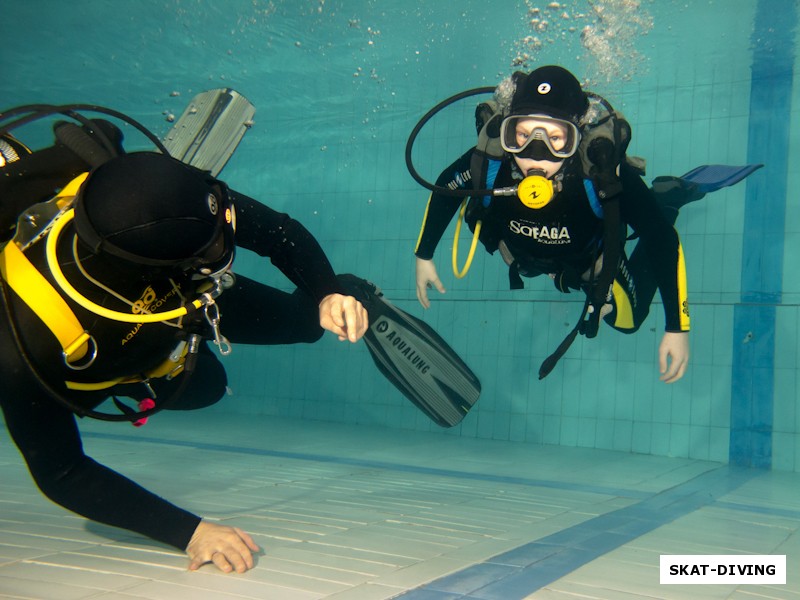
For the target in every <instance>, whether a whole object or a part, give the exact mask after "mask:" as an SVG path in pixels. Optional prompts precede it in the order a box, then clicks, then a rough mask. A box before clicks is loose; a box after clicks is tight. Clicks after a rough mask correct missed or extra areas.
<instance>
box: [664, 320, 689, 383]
mask: <svg viewBox="0 0 800 600" xmlns="http://www.w3.org/2000/svg"><path fill="white" fill-rule="evenodd" d="M688 365H689V333H688V332H686V331H680V332H672V331H668V332H666V333H665V334H664V337H663V338H662V339H661V344H660V345H659V346H658V366H659V370H660V371H661V377H660V378H659V379H661V381H663V382H664V383H675V382H676V381H678V380H679V379H680V378H681V377H683V375H684V373H686V367H687V366H688Z"/></svg>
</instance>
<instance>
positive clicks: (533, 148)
mask: <svg viewBox="0 0 800 600" xmlns="http://www.w3.org/2000/svg"><path fill="white" fill-rule="evenodd" d="M580 141H581V135H580V132H579V131H578V128H577V127H576V126H575V124H574V123H571V122H569V121H565V120H563V119H554V118H553V117H548V116H545V115H513V116H511V117H506V118H505V119H503V122H502V124H501V125H500V145H501V146H502V147H503V150H505V151H506V152H510V153H511V154H514V155H516V156H519V157H520V158H530V159H533V160H551V161H559V160H564V159H565V158H569V157H570V156H572V155H573V154H575V152H576V151H577V149H578V145H579V144H580Z"/></svg>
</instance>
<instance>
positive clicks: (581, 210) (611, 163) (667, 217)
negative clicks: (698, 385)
mask: <svg viewBox="0 0 800 600" xmlns="http://www.w3.org/2000/svg"><path fill="white" fill-rule="evenodd" d="M487 91H489V90H487V89H486V88H480V89H476V90H471V91H468V92H463V93H462V94H460V95H457V96H454V97H453V98H451V99H448V100H446V101H445V102H443V103H441V104H440V105H438V106H437V107H436V108H434V109H432V111H431V112H430V113H428V115H426V117H424V118H423V120H422V121H420V124H418V126H417V128H416V129H415V131H414V132H413V133H412V136H411V138H410V139H409V145H408V147H407V153H406V157H407V162H408V164H409V170H410V172H411V174H412V175H413V176H415V178H416V179H417V181H419V182H420V183H422V184H423V185H425V187H428V188H429V189H431V190H432V191H433V193H432V195H431V197H430V200H429V202H428V206H427V209H426V212H425V217H424V221H423V225H422V230H421V232H420V237H419V240H418V243H417V247H416V250H415V255H416V257H417V260H416V284H417V298H418V299H419V301H420V303H421V304H422V306H423V307H425V308H428V307H429V306H430V301H429V299H428V292H427V290H428V289H430V288H432V287H435V288H436V289H437V290H438V291H439V292H441V293H444V292H445V289H444V286H443V285H442V282H441V280H440V279H439V276H438V274H437V271H436V267H435V265H434V263H433V260H432V258H433V255H434V250H435V249H436V246H437V245H438V243H439V241H440V239H441V237H442V235H443V233H444V231H445V229H446V228H447V226H448V223H449V222H450V221H451V219H452V217H453V215H454V214H455V213H456V212H457V211H458V209H459V205H461V206H462V213H461V214H462V215H463V216H464V217H465V220H466V222H467V223H468V224H469V225H470V228H471V229H472V230H473V232H474V234H475V239H474V240H473V246H472V249H471V252H470V257H469V258H468V260H467V265H466V267H465V268H464V269H463V270H461V271H459V267H458V266H457V257H456V252H457V245H458V244H457V242H458V240H457V239H456V242H455V245H454V255H453V269H454V272H455V273H456V276H457V277H463V276H464V275H465V274H466V270H467V269H468V267H469V263H470V261H471V260H472V253H474V248H475V242H476V241H477V239H478V238H479V239H480V241H481V242H482V243H483V244H484V246H485V247H486V250H487V251H488V252H490V253H494V252H495V251H496V250H499V251H500V254H501V256H502V257H503V259H504V261H505V262H506V263H507V265H508V266H509V279H510V285H511V288H512V289H515V288H521V287H522V280H521V278H520V276H524V277H535V276H537V275H542V274H546V275H549V276H550V277H551V278H552V279H553V281H554V283H555V286H556V288H557V289H558V290H560V291H561V292H565V293H569V292H570V290H571V289H574V290H582V291H583V292H584V293H585V294H586V296H587V299H586V303H585V305H584V310H583V314H582V315H581V319H580V320H579V323H578V325H577V326H576V328H575V329H574V330H573V331H572V332H571V333H570V335H569V336H567V338H566V339H565V340H564V342H563V343H562V344H561V346H559V348H558V350H556V352H555V353H554V354H553V355H552V356H551V357H550V358H548V360H547V361H545V363H544V364H543V365H542V368H541V369H540V372H539V378H540V379H541V378H543V377H545V376H546V375H547V374H548V373H549V372H550V370H552V368H553V367H554V366H555V363H556V361H557V360H558V359H559V358H560V356H562V355H563V354H564V352H566V350H567V348H568V347H569V344H570V343H571V342H572V340H573V339H574V338H575V336H576V334H577V333H582V334H584V335H586V336H587V337H593V336H594V335H596V333H597V327H598V324H599V319H600V318H603V320H604V321H605V322H606V323H608V324H609V325H611V326H612V327H614V328H615V329H617V330H619V331H622V332H623V333H633V332H635V331H636V330H637V329H638V328H639V327H640V325H641V324H642V322H643V321H644V320H645V318H646V317H647V314H648V312H649V307H650V303H651V301H652V299H653V296H654V294H655V290H656V288H658V289H659V291H660V294H661V299H662V301H663V304H664V313H665V317H666V332H665V334H664V336H663V338H662V341H661V344H660V347H659V367H660V372H661V380H663V381H665V382H667V383H672V382H675V381H677V380H679V379H680V378H681V377H682V376H683V375H684V373H685V371H686V367H687V364H688V360H689V338H688V332H689V310H688V302H687V290H686V274H685V267H684V259H683V251H682V248H681V244H680V240H679V238H678V235H677V233H676V231H675V229H674V228H673V224H674V223H675V220H676V218H677V216H678V210H679V209H680V208H681V206H683V205H684V204H685V203H687V202H691V201H694V200H697V199H700V198H701V197H702V196H703V195H704V194H703V193H702V192H700V191H698V188H697V186H696V185H694V184H692V183H691V182H689V181H684V180H683V179H681V178H676V177H660V178H657V179H656V183H657V184H658V185H656V186H655V187H656V192H658V193H654V191H653V190H651V189H649V188H648V187H647V186H646V184H645V183H644V182H643V181H642V179H641V175H642V174H643V172H644V169H643V161H642V160H641V159H635V158H632V157H627V156H626V154H625V151H626V149H627V146H628V143H629V142H630V138H631V130H630V126H629V125H628V123H627V122H626V121H625V119H624V117H623V116H622V115H621V114H620V113H619V112H618V111H615V110H614V109H613V108H612V107H611V106H610V105H609V104H608V103H607V102H606V101H605V100H604V99H602V98H600V97H599V96H597V95H595V94H591V93H588V92H584V91H583V90H582V89H581V85H580V83H579V82H578V80H577V79H576V78H575V77H574V76H573V75H572V74H571V73H570V72H569V71H567V70H566V69H564V68H562V67H559V66H545V67H541V68H538V69H536V70H534V71H532V72H531V73H529V74H525V73H521V72H517V73H514V75H513V76H512V77H511V78H509V79H507V80H505V81H504V82H502V83H501V84H500V86H498V88H496V90H495V91H494V92H495V98H494V100H493V101H492V102H491V103H485V104H482V105H480V106H479V107H478V110H477V111H476V122H477V126H478V130H479V142H478V145H477V146H476V147H474V148H472V149H470V150H469V151H467V152H466V153H465V154H464V155H463V156H461V158H459V159H458V160H456V161H455V162H454V163H453V164H452V165H450V166H449V167H448V168H446V169H445V170H444V171H443V172H442V173H441V175H440V176H439V178H438V180H437V181H436V185H430V184H428V183H427V182H425V181H424V180H423V179H422V178H421V177H419V175H418V174H417V173H416V172H415V170H414V169H413V166H412V165H411V161H410V153H411V146H412V145H413V140H414V139H415V137H416V134H417V133H418V132H419V129H420V128H421V126H422V125H423V124H424V122H426V121H427V119H428V118H429V117H430V116H432V115H433V114H435V111H437V110H439V109H440V108H439V107H442V106H444V105H446V104H447V103H452V101H454V100H457V99H460V98H462V97H466V96H467V95H475V93H486V92H487ZM473 92H474V93H473ZM755 168H758V167H757V166H751V167H749V168H748V170H747V171H746V174H744V175H740V176H739V177H740V178H741V177H744V176H746V175H747V174H749V173H750V172H752V170H755ZM738 180H739V179H736V181H738ZM731 183H735V181H730V182H727V183H725V184H724V185H730V184H731ZM714 189H718V188H714ZM512 195H513V197H510V196H512ZM466 196H472V198H471V199H470V200H469V201H467V200H464V201H463V203H462V200H463V199H464V197H466ZM459 220H460V217H459ZM628 226H630V227H631V228H632V229H633V231H634V234H635V235H636V236H638V238H639V241H638V243H637V245H636V248H635V250H634V252H633V253H632V255H631V257H630V259H628V258H627V257H626V255H625V252H624V243H625V239H626V236H627V227H628ZM459 230H460V222H459V224H458V226H457V229H456V231H457V235H458V231H459ZM587 315H588V318H586V317H587Z"/></svg>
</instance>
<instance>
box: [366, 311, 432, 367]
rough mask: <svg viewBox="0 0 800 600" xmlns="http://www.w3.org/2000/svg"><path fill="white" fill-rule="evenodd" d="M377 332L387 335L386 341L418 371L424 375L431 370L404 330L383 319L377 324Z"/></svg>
mask: <svg viewBox="0 0 800 600" xmlns="http://www.w3.org/2000/svg"><path fill="white" fill-rule="evenodd" d="M375 330H376V331H377V332H378V333H381V334H385V335H384V337H385V338H386V341H388V342H389V343H390V344H391V345H392V347H394V348H395V349H396V350H397V352H398V353H399V354H400V355H401V356H402V357H403V358H404V359H405V360H407V361H408V364H410V365H411V366H412V367H414V368H415V369H417V371H419V372H420V373H422V374H423V375H425V374H427V373H428V371H429V370H430V368H431V367H430V365H429V364H428V363H427V362H426V361H425V359H423V358H422V357H421V356H420V355H419V354H417V351H416V350H415V349H414V347H413V346H412V345H411V343H410V342H409V341H408V339H407V338H406V337H405V336H404V334H403V333H402V329H395V328H392V327H390V325H389V321H387V320H386V319H381V320H380V321H378V323H376V324H375ZM387 332H388V333H387ZM385 346H386V345H385V344H384V347H385Z"/></svg>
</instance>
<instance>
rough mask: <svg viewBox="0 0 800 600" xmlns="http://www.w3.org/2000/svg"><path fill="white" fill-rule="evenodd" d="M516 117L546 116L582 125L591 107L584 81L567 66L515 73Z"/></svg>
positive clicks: (513, 110) (513, 111) (514, 105)
mask: <svg viewBox="0 0 800 600" xmlns="http://www.w3.org/2000/svg"><path fill="white" fill-rule="evenodd" d="M513 77H514V80H515V81H516V90H515V91H514V96H513V97H512V99H511V114H512V115H528V114H544V115H549V116H551V117H557V118H559V119H565V120H567V121H571V122H572V123H574V124H576V125H577V124H578V122H579V121H580V118H581V117H582V116H583V114H584V113H585V112H586V109H588V108H589V101H588V100H587V98H586V94H585V93H584V92H583V90H582V89H581V84H580V82H579V81H578V80H577V79H576V78H575V76H574V75H573V74H572V73H570V72H569V71H567V70H566V69H565V68H564V67H559V66H557V65H548V66H545V67H539V68H538V69H536V70H535V71H531V72H530V73H528V74H525V73H522V72H520V71H518V72H516V73H514V75H513Z"/></svg>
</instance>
